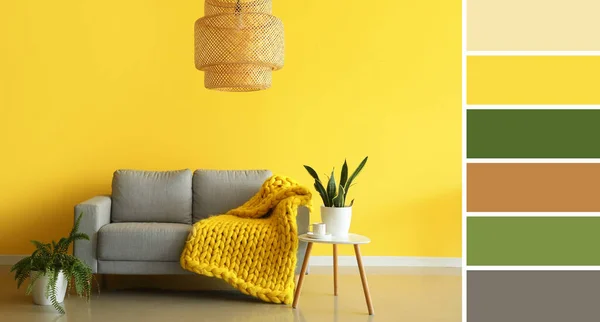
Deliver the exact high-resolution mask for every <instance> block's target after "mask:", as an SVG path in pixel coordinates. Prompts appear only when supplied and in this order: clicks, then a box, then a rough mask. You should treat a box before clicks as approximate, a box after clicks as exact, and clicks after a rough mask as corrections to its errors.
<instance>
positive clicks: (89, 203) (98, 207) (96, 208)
mask: <svg viewBox="0 0 600 322" xmlns="http://www.w3.org/2000/svg"><path fill="white" fill-rule="evenodd" d="M110 206H111V198H110V197H108V196H97V197H94V198H92V199H89V200H86V201H84V202H82V203H80V204H78V205H76V206H75V219H77V217H78V216H79V214H81V213H83V217H82V218H81V222H80V223H79V232H82V233H86V234H87V235H88V236H90V240H89V241H87V240H78V241H75V244H74V245H73V254H74V255H75V256H76V257H78V258H79V259H81V260H83V261H84V262H85V263H86V264H88V265H89V266H90V267H91V268H92V272H93V273H98V257H97V255H96V251H97V248H96V247H97V241H98V231H99V230H100V228H102V226H104V225H107V224H109V223H110Z"/></svg>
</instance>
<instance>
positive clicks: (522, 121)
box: [467, 109, 600, 158]
mask: <svg viewBox="0 0 600 322" xmlns="http://www.w3.org/2000/svg"><path fill="white" fill-rule="evenodd" d="M599 139H600V110H532V109H529V110H468V111H467V157H468V158H600V144H599V143H598V140H599Z"/></svg>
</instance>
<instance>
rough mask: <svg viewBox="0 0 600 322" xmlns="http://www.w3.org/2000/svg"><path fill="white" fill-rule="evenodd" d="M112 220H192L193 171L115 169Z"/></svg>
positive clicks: (175, 221) (185, 222) (176, 221)
mask: <svg viewBox="0 0 600 322" xmlns="http://www.w3.org/2000/svg"><path fill="white" fill-rule="evenodd" d="M111 212H112V213H111V221H112V222H171V223H181V224H191V223H192V171H191V170H177V171H138V170H117V171H115V173H114V175H113V181H112V207H111Z"/></svg>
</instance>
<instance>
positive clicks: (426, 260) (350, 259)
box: [308, 256, 462, 267]
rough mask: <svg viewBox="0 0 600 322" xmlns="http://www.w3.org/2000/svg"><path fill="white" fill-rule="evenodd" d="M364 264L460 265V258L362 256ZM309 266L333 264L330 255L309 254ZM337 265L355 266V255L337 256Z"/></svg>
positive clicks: (404, 265) (405, 265)
mask: <svg viewBox="0 0 600 322" xmlns="http://www.w3.org/2000/svg"><path fill="white" fill-rule="evenodd" d="M362 261H363V265H364V266H379V267H383V266H392V267H462V259H461V258H454V257H406V256H363V257H362ZM308 265H309V266H333V259H332V257H331V256H311V257H310V261H309V263H308ZM338 265H339V266H356V257H354V256H338Z"/></svg>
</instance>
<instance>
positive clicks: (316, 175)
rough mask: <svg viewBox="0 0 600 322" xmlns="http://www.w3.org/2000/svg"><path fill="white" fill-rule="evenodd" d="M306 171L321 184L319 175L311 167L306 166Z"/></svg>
mask: <svg viewBox="0 0 600 322" xmlns="http://www.w3.org/2000/svg"><path fill="white" fill-rule="evenodd" d="M304 169H306V171H308V173H309V174H310V175H311V176H312V177H313V178H314V179H315V180H316V181H319V182H321V180H320V179H319V175H318V174H317V172H316V171H315V170H314V169H313V168H311V167H309V166H307V165H305V166H304Z"/></svg>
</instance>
